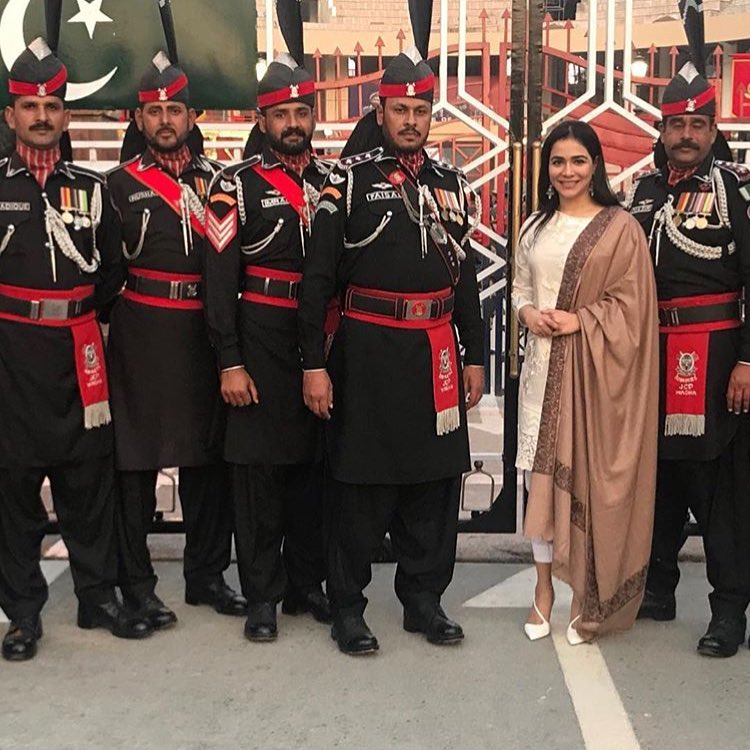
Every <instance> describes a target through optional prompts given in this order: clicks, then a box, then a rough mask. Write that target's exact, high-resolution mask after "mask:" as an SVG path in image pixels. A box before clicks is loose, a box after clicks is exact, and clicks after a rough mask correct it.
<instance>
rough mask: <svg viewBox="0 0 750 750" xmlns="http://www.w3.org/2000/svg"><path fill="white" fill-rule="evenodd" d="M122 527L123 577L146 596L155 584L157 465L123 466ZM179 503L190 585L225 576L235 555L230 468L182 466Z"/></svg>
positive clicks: (126, 587) (127, 587) (127, 586)
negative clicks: (152, 548) (152, 544)
mask: <svg viewBox="0 0 750 750" xmlns="http://www.w3.org/2000/svg"><path fill="white" fill-rule="evenodd" d="M117 474H118V477H117V478H118V485H119V490H120V491H119V502H118V514H117V521H118V523H117V531H118V537H119V555H118V562H119V582H120V586H121V588H122V590H123V593H124V594H126V595H134V596H145V595H148V594H152V593H153V592H154V589H155V587H156V581H157V578H156V573H154V568H153V566H152V565H151V555H150V553H149V550H148V543H147V539H148V534H149V531H151V526H152V522H153V518H154V512H155V510H156V478H157V472H156V471H120V472H117ZM179 492H180V504H181V506H182V517H183V520H184V523H185V552H184V559H183V573H184V576H185V583H186V585H187V586H188V587H195V588H200V587H202V586H206V585H208V584H209V583H213V582H215V581H218V580H221V579H222V577H223V573H224V571H225V570H226V569H227V568H228V567H229V563H230V562H231V555H232V525H233V524H232V500H231V495H230V490H229V468H228V466H227V465H226V464H225V463H223V462H221V463H218V464H213V465H210V466H197V467H189V468H188V467H182V468H181V469H180V471H179Z"/></svg>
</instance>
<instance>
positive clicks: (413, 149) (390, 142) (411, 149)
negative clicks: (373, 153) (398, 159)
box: [383, 126, 427, 154]
mask: <svg viewBox="0 0 750 750" xmlns="http://www.w3.org/2000/svg"><path fill="white" fill-rule="evenodd" d="M383 139H384V140H385V143H386V146H388V148H389V150H391V151H398V152H400V153H402V154H416V153H418V152H419V151H421V150H422V149H423V148H424V144H425V143H426V142H427V138H424V139H421V138H420V140H419V141H418V142H417V143H413V144H411V143H410V144H409V145H406V146H400V145H398V144H397V143H396V141H395V140H394V139H393V136H392V135H391V132H390V130H388V128H387V127H385V126H383Z"/></svg>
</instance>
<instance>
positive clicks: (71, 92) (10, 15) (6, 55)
mask: <svg viewBox="0 0 750 750" xmlns="http://www.w3.org/2000/svg"><path fill="white" fill-rule="evenodd" d="M30 2H31V0H8V4H7V5H6V6H5V10H4V11H3V15H2V17H0V56H2V58H3V62H4V63H5V67H6V68H7V69H8V70H10V69H11V67H12V65H13V63H14V62H15V61H16V59H17V58H18V56H19V55H20V54H21V53H22V52H23V51H24V50H25V49H26V38H25V37H24V33H23V22H24V19H25V18H26V11H27V9H28V7H29V3H30ZM79 6H80V4H79ZM98 7H99V8H100V7H101V3H99V6H98ZM79 15H80V13H79ZM87 28H88V27H87ZM90 33H91V32H90ZM115 73H117V66H115V67H114V68H112V70H110V71H109V73H107V74H106V75H103V76H102V77H101V78H97V79H96V80H93V81H85V82H81V83H74V82H70V81H69V82H68V89H67V95H66V97H65V98H66V101H69V102H74V101H77V100H79V99H85V98H86V97H88V96H93V95H94V94H95V93H96V92H97V91H100V90H101V89H103V88H104V87H105V86H106V85H107V84H108V83H109V82H110V81H111V80H112V77H113V76H114V75H115Z"/></svg>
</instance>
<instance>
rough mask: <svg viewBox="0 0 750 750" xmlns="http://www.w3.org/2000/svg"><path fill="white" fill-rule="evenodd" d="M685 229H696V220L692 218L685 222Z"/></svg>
mask: <svg viewBox="0 0 750 750" xmlns="http://www.w3.org/2000/svg"><path fill="white" fill-rule="evenodd" d="M685 229H695V219H694V218H693V217H692V216H690V217H688V219H687V221H686V222H685Z"/></svg>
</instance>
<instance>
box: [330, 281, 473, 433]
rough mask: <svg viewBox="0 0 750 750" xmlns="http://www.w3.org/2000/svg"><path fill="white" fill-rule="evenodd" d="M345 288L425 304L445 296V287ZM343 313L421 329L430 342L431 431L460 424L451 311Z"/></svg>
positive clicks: (458, 370) (458, 390)
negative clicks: (427, 315) (433, 314)
mask: <svg viewBox="0 0 750 750" xmlns="http://www.w3.org/2000/svg"><path fill="white" fill-rule="evenodd" d="M349 289H353V290H354V291H361V292H362V293H364V294H367V295H370V296H377V297H384V298H388V299H397V298H399V297H408V298H409V301H410V302H414V301H417V302H418V301H420V300H422V301H424V302H425V304H426V305H427V306H428V308H429V304H430V302H431V301H432V300H433V299H435V298H438V297H443V296H445V293H446V291H448V290H442V291H440V292H433V293H430V294H425V293H424V292H421V293H417V294H414V293H403V294H394V293H392V292H384V291H380V290H375V289H360V288H358V287H354V286H350V287H349ZM344 316H345V317H347V318H352V319H353V320H359V321H362V322H364V323H374V324H375V325H380V326H385V327H387V328H402V329H411V330H415V329H416V330H423V331H424V332H425V334H426V335H427V340H428V341H429V344H430V361H431V365H432V395H433V401H434V404H435V417H436V419H435V431H436V432H437V434H438V435H447V434H448V433H449V432H453V431H454V430H457V429H458V428H459V427H460V426H461V411H460V409H459V408H458V398H459V393H460V388H459V377H460V373H461V370H460V368H459V364H458V352H457V351H456V339H455V336H454V335H453V325H452V323H451V321H452V315H451V313H448V314H447V315H443V316H441V317H439V318H433V319H418V318H417V319H409V320H396V319H395V318H391V317H389V316H386V315H374V314H372V313H365V312H360V311H358V310H351V309H345V310H344Z"/></svg>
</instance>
